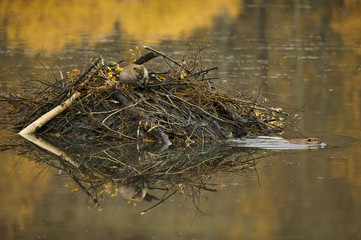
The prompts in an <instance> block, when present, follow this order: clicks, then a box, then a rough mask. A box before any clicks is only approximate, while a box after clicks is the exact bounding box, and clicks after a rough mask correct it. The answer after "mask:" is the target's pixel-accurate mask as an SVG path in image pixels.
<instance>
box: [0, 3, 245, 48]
mask: <svg viewBox="0 0 361 240" xmlns="http://www.w3.org/2000/svg"><path fill="white" fill-rule="evenodd" d="M205 5H206V6H205ZM200 9H202V11H199V10H200ZM240 10H241V6H240V5H239V1H238V0H231V1H224V0H211V1H207V2H204V1H199V0H197V1H194V0H183V1H180V2H179V1H178V2H175V1H166V0H156V1H154V0H153V1H116V0H111V1H107V2H101V1H96V0H91V1H88V0H87V1H84V0H82V1H66V2H58V1H43V0H35V1H30V2H29V1H24V0H5V1H1V3H0V15H2V16H4V18H5V19H6V20H7V21H6V22H3V23H2V24H4V25H5V38H6V41H7V42H8V43H9V46H8V47H9V48H10V47H11V46H18V45H23V47H24V48H26V49H31V50H35V51H39V50H41V49H45V50H46V51H48V52H51V53H55V52H57V51H62V50H64V48H66V47H67V45H68V44H70V45H72V46H73V47H74V46H79V45H81V44H83V42H84V41H85V39H84V37H85V36H84V33H85V34H86V41H90V42H93V43H97V42H101V41H103V40H104V39H105V38H106V37H107V36H110V35H112V34H113V31H114V30H116V31H119V30H121V31H122V35H121V36H120V39H118V41H119V40H121V41H122V42H123V44H129V42H134V41H135V42H141V43H142V44H158V43H160V42H161V41H163V40H164V39H171V40H177V39H181V38H186V37H187V36H189V35H190V34H191V33H192V32H193V31H195V30H198V29H201V28H209V27H211V26H212V24H213V21H214V19H215V18H217V17H218V16H219V15H227V16H229V19H234V18H235V17H236V16H237V14H239V12H240ZM104 14H105V15H104ZM14 15H15V16H17V17H16V18H14V17H12V16H14ZM64 16H67V17H64ZM114 27H118V28H119V29H114ZM34 33H36V34H34Z"/></svg>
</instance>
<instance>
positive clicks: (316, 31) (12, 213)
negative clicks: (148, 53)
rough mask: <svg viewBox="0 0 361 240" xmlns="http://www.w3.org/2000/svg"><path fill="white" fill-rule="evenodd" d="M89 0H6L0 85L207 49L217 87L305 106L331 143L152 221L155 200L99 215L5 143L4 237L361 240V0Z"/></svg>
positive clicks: (0, 228) (180, 197)
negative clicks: (94, 63) (94, 61)
mask: <svg viewBox="0 0 361 240" xmlns="http://www.w3.org/2000/svg"><path fill="white" fill-rule="evenodd" d="M88 2H89V3H87V4H86V5H85V3H84V2H81V1H80V2H72V1H68V2H61V3H57V2H55V1H54V2H48V1H41V0H37V1H31V2H29V1H20V0H12V1H10V0H9V1H1V2H0V20H1V21H0V59H1V60H0V70H1V71H0V86H1V92H2V93H4V92H9V91H10V90H11V89H13V88H16V89H21V88H26V87H28V86H29V85H30V84H31V83H32V80H34V79H37V78H38V79H46V78H53V77H52V74H54V75H55V76H56V77H59V71H60V70H61V71H63V72H66V71H70V70H71V69H72V68H81V69H82V68H84V66H85V65H86V63H88V60H89V58H90V57H91V56H94V55H97V54H101V55H102V56H103V57H104V58H105V59H107V60H108V61H117V60H119V59H129V60H130V59H132V58H134V57H133V56H132V53H134V52H137V49H136V46H139V47H140V49H141V46H143V45H149V46H152V47H154V48H156V49H159V50H161V51H163V52H165V53H167V54H168V55H170V56H171V57H173V58H175V59H182V58H184V57H186V56H187V55H188V54H189V52H193V51H195V50H197V49H198V48H199V47H207V49H206V50H205V51H204V52H203V60H204V61H205V64H207V65H209V66H218V67H219V72H218V77H219V83H222V84H224V85H226V86H228V87H231V88H233V89H236V90H240V91H246V92H253V91H254V92H257V91H259V89H261V91H262V92H263V93H264V95H265V96H267V97H268V98H269V99H270V100H271V101H275V102H279V103H280V104H282V106H285V105H287V106H289V109H290V110H294V109H298V110H299V113H298V114H299V117H300V120H298V121H297V122H296V126H297V128H298V129H299V132H300V133H301V134H302V135H305V136H309V137H317V138H320V139H322V140H323V141H324V142H326V143H327V144H328V145H327V147H326V148H325V149H320V150H311V151H307V150H295V151H283V152H276V153H277V154H274V153H275V152H274V151H269V152H268V153H269V154H271V153H272V154H273V155H271V156H269V157H267V158H264V159H263V160H262V161H261V162H260V163H259V164H257V167H256V169H257V174H255V173H253V174H246V175H227V176H217V177H216V180H215V182H216V183H218V186H217V189H218V191H217V192H208V191H203V192H202V193H201V197H200V198H199V199H200V203H199V205H198V207H199V209H198V210H197V209H196V207H195V205H194V203H193V202H192V198H191V196H187V194H181V193H179V194H176V195H174V196H173V197H172V198H170V199H169V200H168V201H167V202H166V203H165V204H163V205H161V206H159V207H157V208H155V209H153V210H152V211H150V212H149V213H147V214H145V215H142V216H141V215H140V212H141V211H143V210H144V209H147V208H148V207H150V206H151V203H146V202H130V203H128V201H127V200H125V199H120V198H119V197H114V198H111V197H109V198H106V199H105V200H104V201H103V202H102V204H101V208H102V211H98V209H96V208H93V207H90V209H89V208H88V205H89V204H88V198H87V196H86V195H85V194H84V193H81V191H72V190H75V189H74V186H73V185H72V181H71V179H70V178H66V177H59V176H58V170H56V169H54V168H51V167H49V166H47V165H46V164H43V163H42V164H41V163H36V162H35V160H36V159H30V160H29V159H27V158H26V157H25V156H22V157H21V156H18V155H17V154H16V153H15V152H12V151H7V152H5V153H1V155H0V161H1V168H0V236H2V239H66V238H68V239H240V238H246V239H358V238H361V230H360V228H359V226H361V217H360V216H361V161H360V158H359V156H360V154H361V149H360V147H359V146H360V143H361V140H360V138H361V126H360V125H361V106H360V103H361V99H360V98H361V45H360V39H361V31H360V29H361V17H360V16H361V2H360V1H357V0H354V1H348V0H344V1H341V0H339V1H301V0H298V1H297V0H295V1H240V0H239V1H216V0H214V1H208V2H206V3H204V2H203V1H190V0H189V1H182V2H179V1H177V2H173V1H161V0H159V1H107V2H101V3H100V1H88ZM205 5H206V6H205ZM129 49H133V52H131V51H129ZM142 51H143V50H142ZM143 52H144V51H143ZM136 54H137V53H136ZM43 66H45V67H46V68H47V69H48V70H49V71H46V70H44V67H43ZM260 87H261V88H260ZM286 136H287V133H286ZM299 136H300V135H297V136H296V137H299ZM293 137H294V136H293ZM1 138H2V139H1V141H2V142H4V141H6V140H8V139H10V138H11V139H12V138H13V139H17V140H16V141H19V142H20V141H22V139H21V138H17V136H14V135H13V134H11V133H8V132H2V136H1Z"/></svg>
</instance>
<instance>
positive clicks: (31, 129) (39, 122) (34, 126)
mask: <svg viewBox="0 0 361 240" xmlns="http://www.w3.org/2000/svg"><path fill="white" fill-rule="evenodd" d="M80 95H81V93H80V92H75V93H73V95H72V96H71V97H70V98H68V99H67V100H66V101H65V102H64V103H62V104H60V105H58V106H56V107H55V108H53V109H52V110H50V111H49V112H47V113H45V114H43V115H42V116H41V117H39V118H38V119H36V120H35V121H34V122H33V123H31V124H30V125H28V126H27V127H26V128H24V129H23V130H21V131H20V132H19V135H21V136H24V135H26V134H31V133H35V132H36V131H37V130H38V129H39V128H41V127H42V126H44V125H45V124H46V123H48V122H49V121H50V120H52V119H53V118H55V117H56V116H58V115H59V114H60V113H62V112H63V111H64V110H66V109H67V108H68V107H70V106H71V105H73V104H74V103H75V101H76V100H77V99H78V98H79V97H80Z"/></svg>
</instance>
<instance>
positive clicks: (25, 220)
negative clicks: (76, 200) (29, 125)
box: [0, 153, 51, 239]
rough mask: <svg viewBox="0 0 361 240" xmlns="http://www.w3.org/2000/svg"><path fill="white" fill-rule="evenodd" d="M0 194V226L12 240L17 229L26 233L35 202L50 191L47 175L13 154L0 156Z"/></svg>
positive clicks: (35, 164)
mask: <svg viewBox="0 0 361 240" xmlns="http://www.w3.org/2000/svg"><path fill="white" fill-rule="evenodd" d="M0 156H1V160H2V161H1V162H2V163H1V168H0V176H1V181H0V189H2V191H1V192H2V194H1V195H0V203H1V206H2V208H1V211H2V213H1V216H2V217H5V219H6V221H5V222H3V223H2V227H4V228H5V230H6V233H7V236H8V237H10V238H11V239H13V238H14V237H15V236H16V235H17V234H18V231H19V230H26V229H27V228H28V227H29V222H30V223H31V222H32V221H33V220H32V218H34V216H36V215H37V214H36V211H37V206H38V204H39V202H42V201H44V196H45V195H46V193H49V192H50V191H51V183H50V181H51V176H50V175H51V174H46V172H47V170H46V169H45V172H42V171H43V170H44V169H42V167H41V166H40V165H39V164H38V163H36V162H32V161H28V160H27V159H21V157H19V156H16V155H13V154H9V153H8V154H1V155H0Z"/></svg>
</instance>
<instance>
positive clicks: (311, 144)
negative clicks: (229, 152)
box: [225, 136, 326, 149]
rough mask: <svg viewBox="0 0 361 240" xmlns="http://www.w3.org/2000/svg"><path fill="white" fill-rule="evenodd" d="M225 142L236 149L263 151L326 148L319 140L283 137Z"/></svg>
mask: <svg viewBox="0 0 361 240" xmlns="http://www.w3.org/2000/svg"><path fill="white" fill-rule="evenodd" d="M225 142H226V143H227V144H230V145H231V146H234V147H248V148H261V149H311V148H324V147H325V146H326V144H325V143H323V142H321V141H320V140H319V139H317V138H303V139H288V140H287V139H284V138H281V137H271V136H258V137H243V138H234V139H226V140H225Z"/></svg>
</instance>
